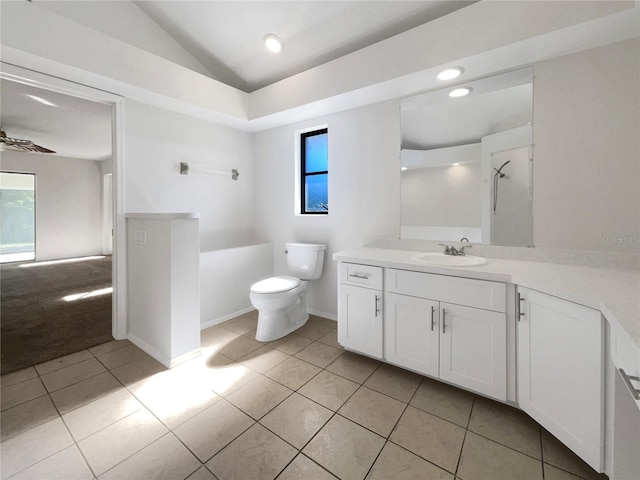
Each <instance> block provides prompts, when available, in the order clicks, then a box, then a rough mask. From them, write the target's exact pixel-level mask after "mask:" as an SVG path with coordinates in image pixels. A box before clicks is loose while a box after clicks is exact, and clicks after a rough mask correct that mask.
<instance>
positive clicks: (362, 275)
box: [349, 273, 369, 280]
mask: <svg viewBox="0 0 640 480" xmlns="http://www.w3.org/2000/svg"><path fill="white" fill-rule="evenodd" d="M349 276H350V277H354V278H361V279H362V280H369V275H366V274H364V273H350V274H349Z"/></svg>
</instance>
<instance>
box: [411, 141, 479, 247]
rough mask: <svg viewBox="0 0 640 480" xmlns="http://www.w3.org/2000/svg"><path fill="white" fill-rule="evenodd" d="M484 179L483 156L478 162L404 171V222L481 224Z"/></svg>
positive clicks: (461, 225) (420, 223)
mask: <svg viewBox="0 0 640 480" xmlns="http://www.w3.org/2000/svg"><path fill="white" fill-rule="evenodd" d="M478 150H479V149H478ZM480 179H481V175H480V157H479V155H478V158H477V161H476V162H474V163H465V164H463V165H456V166H453V165H448V166H442V167H432V168H417V169H409V170H406V171H404V172H402V218H401V220H402V225H425V226H447V227H480V185H481V182H480ZM458 240H459V239H458Z"/></svg>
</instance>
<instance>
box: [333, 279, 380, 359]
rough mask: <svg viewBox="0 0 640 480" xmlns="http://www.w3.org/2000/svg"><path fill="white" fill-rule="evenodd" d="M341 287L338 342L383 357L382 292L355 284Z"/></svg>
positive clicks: (346, 346)
mask: <svg viewBox="0 0 640 480" xmlns="http://www.w3.org/2000/svg"><path fill="white" fill-rule="evenodd" d="M339 290H340V294H339V298H338V300H339V302H338V342H340V344H341V345H343V346H344V347H345V348H348V349H349V350H354V351H356V352H360V353H363V354H365V355H369V356H372V357H375V358H379V359H382V292H381V291H380V290H371V289H368V288H362V287H354V286H352V285H340V287H339Z"/></svg>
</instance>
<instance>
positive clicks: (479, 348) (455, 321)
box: [440, 303, 507, 400]
mask: <svg viewBox="0 0 640 480" xmlns="http://www.w3.org/2000/svg"><path fill="white" fill-rule="evenodd" d="M440 324H441V325H440V378H442V379H443V380H447V381H448V382H451V383H454V384H456V385H460V386H461V387H464V388H468V389H470V390H474V391H476V392H478V393H482V394H485V395H488V396H491V397H493V398H497V399H499V400H506V399H507V322H506V316H505V314H504V313H497V312H490V311H488V310H481V309H479V308H470V307H462V306H460V305H452V304H449V303H440Z"/></svg>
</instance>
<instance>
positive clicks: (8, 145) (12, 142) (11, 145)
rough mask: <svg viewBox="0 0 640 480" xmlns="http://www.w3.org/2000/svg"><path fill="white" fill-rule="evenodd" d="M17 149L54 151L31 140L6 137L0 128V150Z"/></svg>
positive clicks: (23, 150) (41, 151) (40, 151)
mask: <svg viewBox="0 0 640 480" xmlns="http://www.w3.org/2000/svg"><path fill="white" fill-rule="evenodd" d="M5 150H17V151H19V152H36V153H56V152H54V151H53V150H49V149H48V148H44V147H41V146H40V145H36V144H35V143H33V141H31V140H24V139H21V138H11V137H7V134H6V133H5V131H4V130H0V151H5Z"/></svg>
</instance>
